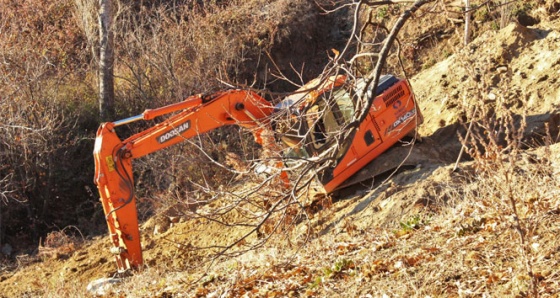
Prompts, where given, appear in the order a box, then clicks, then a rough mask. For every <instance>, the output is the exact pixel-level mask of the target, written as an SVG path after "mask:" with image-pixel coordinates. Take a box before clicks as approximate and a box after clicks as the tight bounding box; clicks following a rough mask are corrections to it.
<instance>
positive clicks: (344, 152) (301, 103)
mask: <svg viewBox="0 0 560 298" xmlns="http://www.w3.org/2000/svg"><path fill="white" fill-rule="evenodd" d="M365 88H366V82H365V80H363V79H359V80H356V81H351V80H349V79H347V77H345V76H335V77H331V78H329V79H326V80H319V79H315V80H313V81H311V82H309V83H308V84H306V85H305V86H303V87H301V88H300V89H299V90H298V91H296V92H295V93H293V94H292V95H290V96H288V97H287V98H285V99H283V100H282V101H281V102H280V103H279V104H277V105H276V106H274V105H272V104H271V103H270V102H269V101H267V100H265V99H264V98H262V97H261V96H259V95H258V94H256V93H254V92H252V91H246V90H229V91H223V92H218V93H214V94H211V95H194V96H191V97H189V98H187V99H186V100H184V101H182V102H179V103H176V104H172V105H169V106H165V107H161V108H157V109H151V110H146V111H144V113H142V114H140V115H138V116H134V117H130V118H127V119H123V120H119V121H115V122H107V123H103V124H102V125H101V127H100V128H99V129H98V131H97V136H96V140H95V148H94V159H95V177H94V181H95V183H96V184H97V187H98V189H99V194H100V198H101V202H102V205H103V210H104V212H105V216H106V220H107V225H108V228H109V234H110V239H111V242H112V248H111V252H112V253H113V254H114V255H115V256H116V262H117V266H118V269H119V271H120V272H123V271H127V270H130V269H133V270H138V269H140V268H141V267H142V265H143V259H142V248H141V243H140V233H139V228H138V219H137V211H136V198H135V195H134V181H133V169H132V161H133V159H136V158H140V157H142V156H145V155H147V154H150V153H152V152H155V151H158V150H162V149H164V148H167V147H169V146H172V145H174V144H177V143H179V142H182V141H184V140H186V139H189V138H192V137H194V136H197V135H199V134H203V133H206V132H208V131H211V130H213V129H216V128H219V127H222V126H225V125H239V126H241V127H244V128H247V129H249V130H250V131H251V132H252V133H253V134H254V136H255V140H256V142H257V143H259V144H261V145H262V146H263V147H266V146H277V145H278V144H277V143H280V144H282V145H285V146H284V147H285V148H287V150H286V151H285V152H288V153H286V154H292V155H296V156H297V157H298V158H310V157H317V156H321V155H322V154H324V153H325V152H335V153H334V154H333V155H330V160H332V161H334V162H331V163H329V164H328V165H327V166H325V167H322V168H321V170H320V171H317V180H318V181H319V182H320V184H321V185H323V188H324V191H325V192H326V193H331V192H333V191H335V190H337V189H339V188H341V187H343V186H347V185H348V184H349V183H350V182H351V181H352V180H353V179H354V178H355V177H353V176H356V175H357V173H358V172H363V171H364V169H367V166H368V164H371V162H372V161H374V160H375V159H376V158H377V157H379V156H380V155H381V154H382V153H384V152H385V151H387V150H388V149H389V148H391V147H392V146H393V145H394V144H395V143H397V142H398V141H399V140H400V139H402V138H403V137H404V136H406V135H407V134H410V132H412V131H414V129H415V128H416V127H417V125H418V124H419V123H421V122H422V116H421V114H420V111H419V109H418V108H417V106H416V102H415V100H414V96H413V94H412V92H411V90H410V87H409V85H408V83H407V81H405V80H401V79H398V78H396V77H394V76H392V75H384V76H382V77H381V78H380V80H379V83H378V85H377V88H375V90H376V95H375V96H370V98H369V99H368V100H370V101H371V109H370V110H369V113H368V114H367V116H366V117H365V118H364V117H362V118H363V119H364V120H363V121H362V122H360V123H357V129H353V130H352V131H353V133H351V134H344V132H345V131H350V130H349V125H348V124H349V123H351V122H352V121H355V119H356V115H359V112H360V111H359V108H358V106H359V98H358V94H368V92H365V91H367V90H364V89H365ZM369 88H370V90H371V87H369ZM171 113H175V114H174V115H173V116H171V117H169V118H167V119H165V120H164V121H162V122H160V123H158V124H157V125H155V126H153V127H151V128H149V129H147V130H145V131H142V132H140V133H137V134H134V135H132V136H130V137H128V138H127V139H125V140H121V139H120V138H119V137H118V136H117V134H116V132H115V127H117V126H120V125H125V124H128V123H131V122H134V121H139V120H151V119H154V118H156V117H159V116H163V115H168V114H171ZM278 115H280V116H278ZM282 115H284V118H288V119H289V121H287V122H282V121H278V120H277V119H278V118H282ZM286 123H287V124H286ZM340 136H344V137H340ZM277 140H280V141H281V142H277ZM333 146H336V149H337V150H334V151H333V150H332V149H333ZM279 166H280V167H282V164H280V165H279ZM280 170H281V173H282V175H289V173H285V172H283V171H282V169H280ZM385 170H387V169H384V170H383V171H385ZM374 172H375V173H380V172H382V171H380V169H375V171H374ZM375 173H371V174H369V177H372V176H373V175H375ZM367 175H368V174H367V172H366V176H367ZM362 176H363V174H362ZM283 178H284V181H288V179H287V176H283Z"/></svg>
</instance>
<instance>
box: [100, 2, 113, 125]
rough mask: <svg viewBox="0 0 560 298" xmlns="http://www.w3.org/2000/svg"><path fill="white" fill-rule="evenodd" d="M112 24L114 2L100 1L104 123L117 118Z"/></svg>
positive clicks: (101, 82)
mask: <svg viewBox="0 0 560 298" xmlns="http://www.w3.org/2000/svg"><path fill="white" fill-rule="evenodd" d="M112 24H113V9H112V1H111V0H99V113H100V116H101V120H102V121H110V120H113V119H114V117H115V86H114V77H113V65H114V61H115V57H114V50H113V39H114V38H113V25H112Z"/></svg>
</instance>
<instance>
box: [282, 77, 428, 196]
mask: <svg viewBox="0 0 560 298" xmlns="http://www.w3.org/2000/svg"><path fill="white" fill-rule="evenodd" d="M364 88H366V81H365V79H363V78H360V79H358V80H356V81H355V82H354V83H350V82H348V81H347V79H346V77H345V76H337V77H331V78H329V79H328V80H327V81H326V82H324V83H322V84H319V83H318V82H317V81H316V80H314V81H311V82H310V83H308V84H306V85H305V86H303V87H301V88H300V89H299V90H297V91H296V92H295V93H294V94H293V95H291V96H289V97H287V98H285V99H284V100H283V101H282V102H280V103H279V104H278V105H276V106H275V111H277V112H278V111H284V114H285V115H288V116H287V121H284V122H287V123H284V124H282V125H277V127H280V129H277V130H276V133H277V134H278V135H279V137H278V139H280V140H281V141H282V142H283V143H284V144H286V145H287V146H288V147H289V148H290V149H289V150H288V154H287V156H286V157H288V158H289V157H296V158H300V159H308V158H311V157H319V156H323V155H324V154H325V153H326V152H327V151H331V150H332V149H333V147H334V146H336V148H337V151H336V153H335V155H334V159H335V161H334V162H332V163H331V166H329V167H327V169H325V170H323V171H322V172H320V173H317V176H318V178H319V181H320V182H321V183H322V184H323V186H324V188H325V192H327V193H328V192H332V191H334V190H336V189H337V188H338V187H339V186H341V185H343V183H344V182H345V181H346V180H347V179H349V178H350V177H351V176H352V175H353V174H354V173H356V172H357V171H359V170H360V169H361V168H362V167H364V166H365V165H367V164H368V163H369V162H370V161H372V160H373V159H375V158H376V157H377V156H379V155H380V154H381V153H383V152H384V151H385V150H387V149H388V148H389V147H391V146H393V145H394V144H395V143H396V142H398V141H399V140H400V139H401V138H403V137H404V136H406V135H407V134H409V133H410V132H411V131H413V130H414V129H415V128H416V126H417V125H419V124H420V123H421V122H422V116H421V114H420V112H419V110H418V109H417V108H416V103H415V101H414V98H413V95H412V93H411V91H410V88H409V86H408V83H407V82H406V81H405V80H400V79H398V78H397V77H395V76H393V75H384V76H382V77H381V78H380V80H379V83H378V85H377V88H376V94H375V96H372V97H371V98H368V100H370V101H371V102H372V106H371V109H370V111H369V113H368V116H367V117H366V119H365V120H364V121H363V122H362V123H360V124H359V126H358V129H357V130H356V131H355V132H354V133H353V134H352V135H349V136H348V135H345V133H346V132H347V130H348V128H349V124H350V123H351V122H352V121H355V117H356V115H357V114H358V112H359V111H357V110H356V107H357V106H358V100H359V99H358V95H359V94H362V93H364V92H362V91H363V90H364ZM370 89H372V87H371V86H370ZM306 90H311V91H306ZM369 91H371V90H369ZM368 93H371V92H365V93H364V94H368ZM285 118H286V117H285Z"/></svg>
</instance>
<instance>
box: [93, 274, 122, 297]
mask: <svg viewBox="0 0 560 298" xmlns="http://www.w3.org/2000/svg"><path fill="white" fill-rule="evenodd" d="M118 283H121V279H120V278H113V277H109V278H100V279H96V280H94V281H92V282H90V283H89V284H88V285H87V288H86V290H87V291H88V293H90V294H92V295H94V296H106V295H108V294H110V293H111V292H112V289H113V285H115V284H118Z"/></svg>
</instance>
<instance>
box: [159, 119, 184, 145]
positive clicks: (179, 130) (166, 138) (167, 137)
mask: <svg viewBox="0 0 560 298" xmlns="http://www.w3.org/2000/svg"><path fill="white" fill-rule="evenodd" d="M189 128H191V120H187V121H186V122H185V123H183V124H181V125H179V126H177V128H173V129H172V130H170V131H168V132H166V133H164V134H162V135H161V136H159V137H157V141H158V143H160V144H163V143H165V142H167V141H169V140H170V139H172V138H174V137H176V136H178V135H180V134H182V133H183V132H185V131H186V130H187V129H189Z"/></svg>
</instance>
